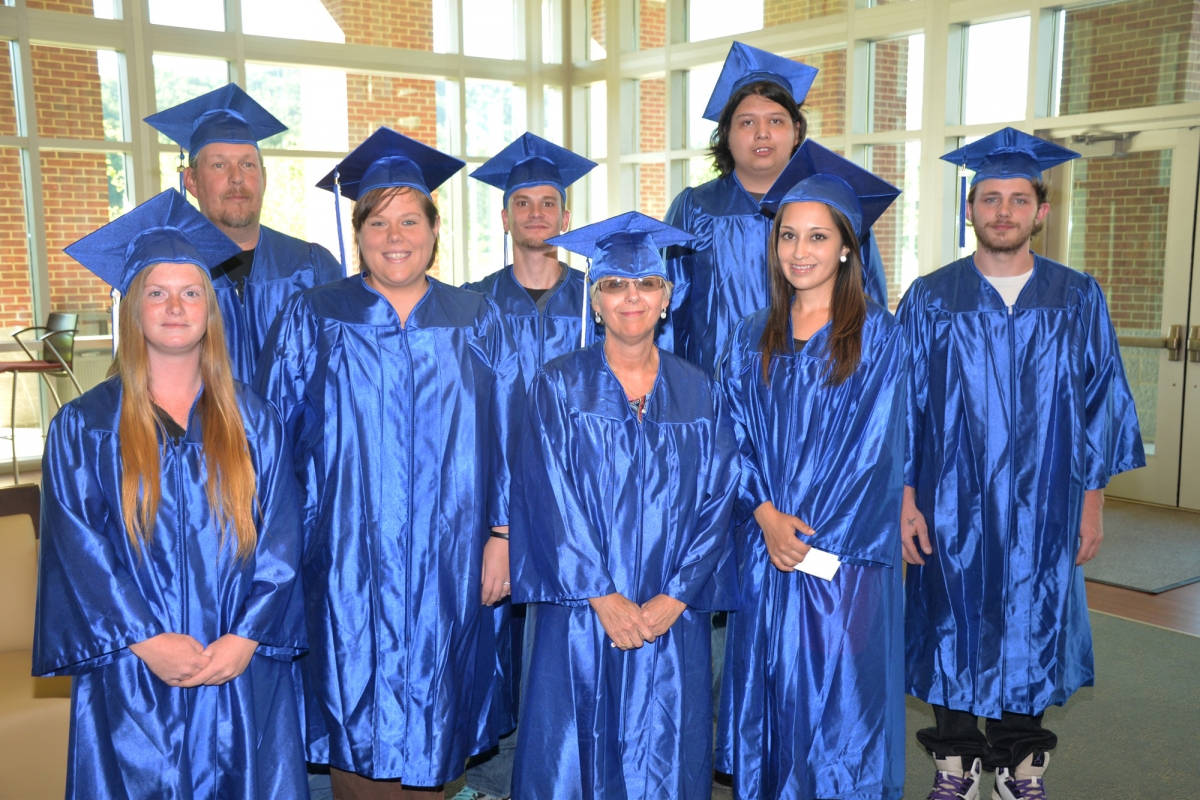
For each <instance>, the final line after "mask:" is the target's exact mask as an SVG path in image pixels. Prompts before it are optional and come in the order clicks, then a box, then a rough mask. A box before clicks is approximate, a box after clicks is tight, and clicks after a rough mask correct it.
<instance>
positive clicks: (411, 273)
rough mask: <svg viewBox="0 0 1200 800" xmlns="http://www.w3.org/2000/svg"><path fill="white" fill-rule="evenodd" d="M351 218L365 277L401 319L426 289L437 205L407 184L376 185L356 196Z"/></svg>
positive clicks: (438, 224)
mask: <svg viewBox="0 0 1200 800" xmlns="http://www.w3.org/2000/svg"><path fill="white" fill-rule="evenodd" d="M352 221H353V224H354V236H355V238H356V240H357V242H358V258H359V271H360V273H361V274H362V276H363V279H364V281H365V282H366V283H367V285H369V286H371V287H372V288H373V289H375V290H376V291H378V292H379V293H380V294H382V295H383V296H384V297H386V298H388V300H389V302H391V303H392V305H393V307H395V308H396V310H397V313H398V314H400V319H401V322H403V321H405V320H406V319H408V313H407V312H408V311H411V310H412V307H413V306H414V305H416V304H417V301H418V300H420V299H421V296H422V295H423V294H425V288H426V286H427V284H428V281H427V279H426V277H425V273H427V272H429V270H430V269H432V268H433V262H434V259H435V258H436V257H437V251H438V242H439V237H438V231H439V230H440V229H441V218H440V217H439V215H438V209H437V206H435V205H434V204H433V200H431V199H430V198H429V196H428V195H425V194H422V193H421V192H419V191H417V190H416V189H413V188H412V187H409V186H399V187H381V188H378V189H372V190H371V191H369V192H367V193H366V194H364V195H362V196H361V197H359V199H358V202H356V203H355V204H354V216H353V218H352ZM397 304H399V305H397ZM401 308H404V309H406V310H405V311H404V313H401V312H400V309H401Z"/></svg>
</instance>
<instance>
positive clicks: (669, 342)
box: [658, 174, 887, 375]
mask: <svg viewBox="0 0 1200 800" xmlns="http://www.w3.org/2000/svg"><path fill="white" fill-rule="evenodd" d="M773 220H774V218H773V217H771V216H769V215H767V214H766V213H764V212H763V211H762V209H761V208H759V205H758V201H757V200H755V199H754V198H753V197H752V196H751V195H750V193H749V192H747V191H746V190H745V189H743V188H742V185H741V184H740V183H739V182H738V180H737V178H736V177H735V176H734V175H733V174H730V175H728V176H726V177H724V178H716V179H714V180H711V181H709V182H708V183H705V184H701V185H700V186H696V187H688V188H687V189H684V190H683V191H682V192H680V193H679V196H678V197H676V198H675V201H674V202H673V203H671V208H670V209H669V210H668V211H667V216H666V217H665V218H664V220H663V221H664V222H666V223H667V224H668V225H674V226H675V227H676V228H679V229H681V230H685V231H687V232H688V233H690V234H692V235H694V236H697V237H699V239H700V241H698V242H696V243H695V244H694V245H693V246H690V247H672V248H669V249H668V250H667V252H666V262H667V276H668V278H669V279H670V280H671V281H672V283H674V289H673V291H672V292H671V310H670V313H669V315H668V317H667V321H666V322H665V323H664V324H663V325H662V327H661V328H660V329H659V330H660V333H659V336H658V345H659V347H662V348H664V349H666V350H670V351H672V352H673V353H675V354H676V355H678V356H682V357H683V358H686V359H687V360H688V361H691V362H692V363H693V364H696V365H698V366H700V367H702V368H703V369H704V370H705V371H707V372H708V373H709V374H710V375H711V374H713V373H714V371H715V369H716V365H717V361H718V360H719V359H720V358H721V356H722V354H724V352H725V349H726V346H727V344H728V342H729V337H730V336H731V335H732V333H733V329H734V327H735V326H736V325H737V324H738V323H739V322H741V320H742V319H743V318H745V317H746V316H747V315H748V314H752V313H754V312H755V311H758V310H759V309H760V308H766V307H767V306H768V305H769V304H770V301H771V293H770V281H769V276H770V273H769V270H768V263H767V247H768V246H769V243H770V238H771V225H772V224H773ZM862 261H863V286H864V287H865V290H866V292H867V294H868V295H870V296H871V297H873V298H874V299H875V301H876V302H878V303H879V304H880V305H881V306H884V307H885V308H886V307H887V280H886V278H885V277H884V272H883V261H882V259H881V258H880V255H879V247H878V246H877V245H876V244H875V239H874V237H873V236H870V235H868V238H867V241H866V243H865V244H864V245H863V247H862Z"/></svg>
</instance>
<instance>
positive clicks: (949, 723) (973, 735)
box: [917, 706, 988, 759]
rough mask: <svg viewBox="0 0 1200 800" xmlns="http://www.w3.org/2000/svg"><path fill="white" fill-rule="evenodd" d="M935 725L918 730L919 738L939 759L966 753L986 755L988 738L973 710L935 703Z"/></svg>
mask: <svg viewBox="0 0 1200 800" xmlns="http://www.w3.org/2000/svg"><path fill="white" fill-rule="evenodd" d="M933 718H934V720H935V721H936V722H937V724H936V726H935V727H932V728H922V729H921V730H919V731H917V741H918V742H920V743H921V746H922V747H924V748H925V749H926V750H928V751H929V752H930V753H932V754H934V755H935V756H936V757H938V758H946V757H947V756H964V757H966V758H967V759H974V758H984V757H985V756H986V755H987V751H988V740H987V737H986V736H984V735H983V731H981V730H979V721H978V720H977V719H976V718H975V715H974V714H972V713H971V712H970V711H955V710H953V709H950V708H946V707H945V706H933Z"/></svg>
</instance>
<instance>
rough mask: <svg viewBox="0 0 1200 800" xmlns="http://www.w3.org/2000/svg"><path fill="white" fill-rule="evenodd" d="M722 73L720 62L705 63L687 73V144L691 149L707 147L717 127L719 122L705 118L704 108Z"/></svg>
mask: <svg viewBox="0 0 1200 800" xmlns="http://www.w3.org/2000/svg"><path fill="white" fill-rule="evenodd" d="M720 74H721V65H720V64H705V65H704V66H703V67H696V68H695V69H693V70H690V71H689V72H688V73H687V139H686V146H687V148H688V149H689V150H703V149H706V148H707V147H708V144H709V137H711V136H712V133H713V131H715V130H716V129H717V123H715V122H709V121H708V120H706V119H705V118H704V109H705V108H706V107H707V106H708V98H709V97H711V96H712V92H713V87H715V86H716V85H717V77H718V76H719V75H720Z"/></svg>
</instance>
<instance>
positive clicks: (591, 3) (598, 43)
mask: <svg viewBox="0 0 1200 800" xmlns="http://www.w3.org/2000/svg"><path fill="white" fill-rule="evenodd" d="M604 4H605V0H583V7H584V15H583V22H584V26H583V32H584V36H583V53H582V54H583V55H584V58H583V59H580V60H584V61H599V60H600V59H602V58H604V57H605V56H606V55H607V50H608V43H607V39H606V21H605V19H604Z"/></svg>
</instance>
